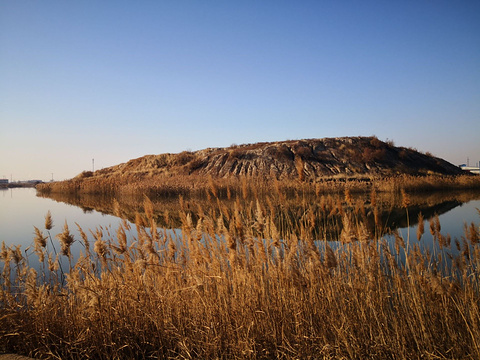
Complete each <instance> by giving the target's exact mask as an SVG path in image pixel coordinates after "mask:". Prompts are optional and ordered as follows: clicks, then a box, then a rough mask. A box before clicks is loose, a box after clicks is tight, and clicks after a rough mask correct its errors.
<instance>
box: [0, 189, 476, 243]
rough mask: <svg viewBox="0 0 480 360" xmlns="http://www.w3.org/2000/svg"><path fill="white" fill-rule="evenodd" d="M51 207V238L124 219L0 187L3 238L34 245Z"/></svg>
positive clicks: (447, 217) (452, 220)
mask: <svg viewBox="0 0 480 360" xmlns="http://www.w3.org/2000/svg"><path fill="white" fill-rule="evenodd" d="M476 208H479V209H480V200H471V201H469V202H466V203H463V204H462V205H459V206H455V207H454V208H453V209H451V210H449V211H447V212H445V213H443V214H441V215H440V216H439V219H440V223H441V226H442V234H444V235H446V234H447V233H448V234H450V235H451V236H452V239H454V238H461V236H462V235H463V224H464V223H465V222H466V223H467V224H470V223H471V222H474V223H475V224H478V223H480V216H479V214H478V211H477V210H476ZM49 210H50V212H51V214H52V218H53V222H54V228H53V229H52V231H51V236H52V238H54V236H55V235H56V234H58V233H60V232H62V230H63V225H64V223H65V221H67V223H68V225H69V228H70V231H71V232H72V233H73V235H74V236H75V238H76V239H80V234H79V232H78V230H77V227H76V225H75V223H78V224H79V225H80V226H81V227H82V228H83V229H84V231H86V232H88V230H89V229H90V230H93V231H94V230H95V228H97V227H102V228H103V229H105V230H109V229H110V230H111V233H112V234H115V230H116V229H117V227H118V226H119V224H120V222H121V219H119V218H117V217H115V216H112V215H107V214H102V213H101V212H98V211H95V210H89V211H84V210H82V209H81V208H80V207H77V206H74V205H68V204H66V203H64V202H57V201H54V200H51V199H49V198H42V197H37V196H36V190H35V189H33V188H17V189H6V190H0V242H1V241H4V242H5V244H6V245H21V246H22V249H25V248H26V247H28V246H30V245H32V244H33V238H34V228H33V227H34V226H37V227H38V228H39V229H41V230H43V229H44V223H45V215H46V213H47V211H49ZM416 228H417V225H414V226H412V227H411V228H410V229H407V228H405V227H404V228H400V233H401V234H402V235H403V236H404V238H406V237H407V233H408V231H410V237H411V239H416ZM105 232H106V231H104V233H105ZM88 234H89V233H88ZM89 238H90V239H92V238H93V237H92V235H91V234H89ZM424 240H425V241H426V242H428V241H431V235H430V234H429V223H428V220H426V222H425V235H424ZM54 243H55V244H57V243H58V241H57V240H55V239H54ZM56 246H57V245H56Z"/></svg>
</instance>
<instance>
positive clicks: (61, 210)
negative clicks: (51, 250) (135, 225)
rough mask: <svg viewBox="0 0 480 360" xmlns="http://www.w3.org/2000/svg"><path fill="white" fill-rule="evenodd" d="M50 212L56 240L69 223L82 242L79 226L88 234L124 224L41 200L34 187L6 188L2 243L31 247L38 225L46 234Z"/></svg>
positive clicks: (1, 193)
mask: <svg viewBox="0 0 480 360" xmlns="http://www.w3.org/2000/svg"><path fill="white" fill-rule="evenodd" d="M49 210H50V212H51V214H52V219H53V225H54V227H53V229H52V230H51V235H52V237H54V236H55V235H56V234H58V233H61V232H62V231H63V226H64V224H65V220H66V221H67V223H68V226H69V229H70V231H71V232H72V233H73V234H74V236H75V238H76V239H80V234H79V232H78V230H77V226H76V225H75V223H78V224H79V225H80V226H81V227H82V228H83V230H84V231H85V232H87V230H89V229H91V230H93V231H94V230H95V228H97V227H100V226H102V227H103V228H104V229H108V228H110V227H111V228H113V229H116V228H117V227H118V225H119V224H120V222H121V219H119V218H117V217H115V216H111V215H105V214H102V213H100V212H97V211H95V210H92V211H88V212H84V211H83V210H82V209H81V208H79V207H77V206H73V205H67V204H65V203H62V202H56V201H54V200H51V199H47V198H41V197H37V196H36V190H35V189H34V188H16V189H5V190H0V243H1V242H2V241H5V244H6V245H11V244H13V245H21V246H22V248H25V247H26V246H29V245H31V244H32V243H33V238H34V228H33V227H34V226H36V227H38V228H39V229H40V230H42V231H44V232H45V230H44V228H45V215H46V214H47V211H49ZM90 237H91V235H90Z"/></svg>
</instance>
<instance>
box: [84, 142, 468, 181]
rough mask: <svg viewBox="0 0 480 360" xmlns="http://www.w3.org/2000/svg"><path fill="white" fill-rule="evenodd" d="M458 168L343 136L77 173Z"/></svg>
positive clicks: (299, 174) (446, 171)
mask: <svg viewBox="0 0 480 360" xmlns="http://www.w3.org/2000/svg"><path fill="white" fill-rule="evenodd" d="M461 173H462V171H461V169H460V168H459V167H457V166H455V165H453V164H451V163H449V162H447V161H445V160H443V159H440V158H437V157H434V156H432V155H430V154H428V153H427V154H423V153H420V152H418V151H416V150H415V149H411V148H404V147H396V146H394V145H393V143H392V142H383V141H380V140H379V139H378V138H376V137H339V138H324V139H308V140H289V141H279V142H268V143H255V144H245V145H232V146H230V147H227V148H208V149H204V150H199V151H194V152H191V151H184V152H181V153H178V154H161V155H147V156H143V157H141V158H138V159H133V160H130V161H128V162H126V163H123V164H120V165H116V166H113V167H110V168H105V169H102V170H99V171H96V172H95V173H89V172H84V173H82V174H81V175H79V177H92V176H93V177H97V176H99V177H109V178H111V177H114V176H120V177H123V178H125V177H128V178H142V177H144V176H154V175H169V176H174V175H176V174H182V175H187V174H192V175H211V176H212V177H229V176H239V175H255V176H275V177H276V178H278V179H284V178H300V179H312V178H315V177H325V176H335V175H347V176H356V175H374V176H391V175H397V174H412V175H427V174H441V175H456V174H461Z"/></svg>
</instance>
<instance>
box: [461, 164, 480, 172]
mask: <svg viewBox="0 0 480 360" xmlns="http://www.w3.org/2000/svg"><path fill="white" fill-rule="evenodd" d="M460 169H462V170H463V171H468V172H471V173H472V174H480V168H479V167H478V166H467V165H465V164H462V165H460Z"/></svg>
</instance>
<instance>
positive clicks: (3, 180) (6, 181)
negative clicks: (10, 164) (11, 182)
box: [0, 179, 8, 184]
mask: <svg viewBox="0 0 480 360" xmlns="http://www.w3.org/2000/svg"><path fill="white" fill-rule="evenodd" d="M0 184H8V179H0Z"/></svg>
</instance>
